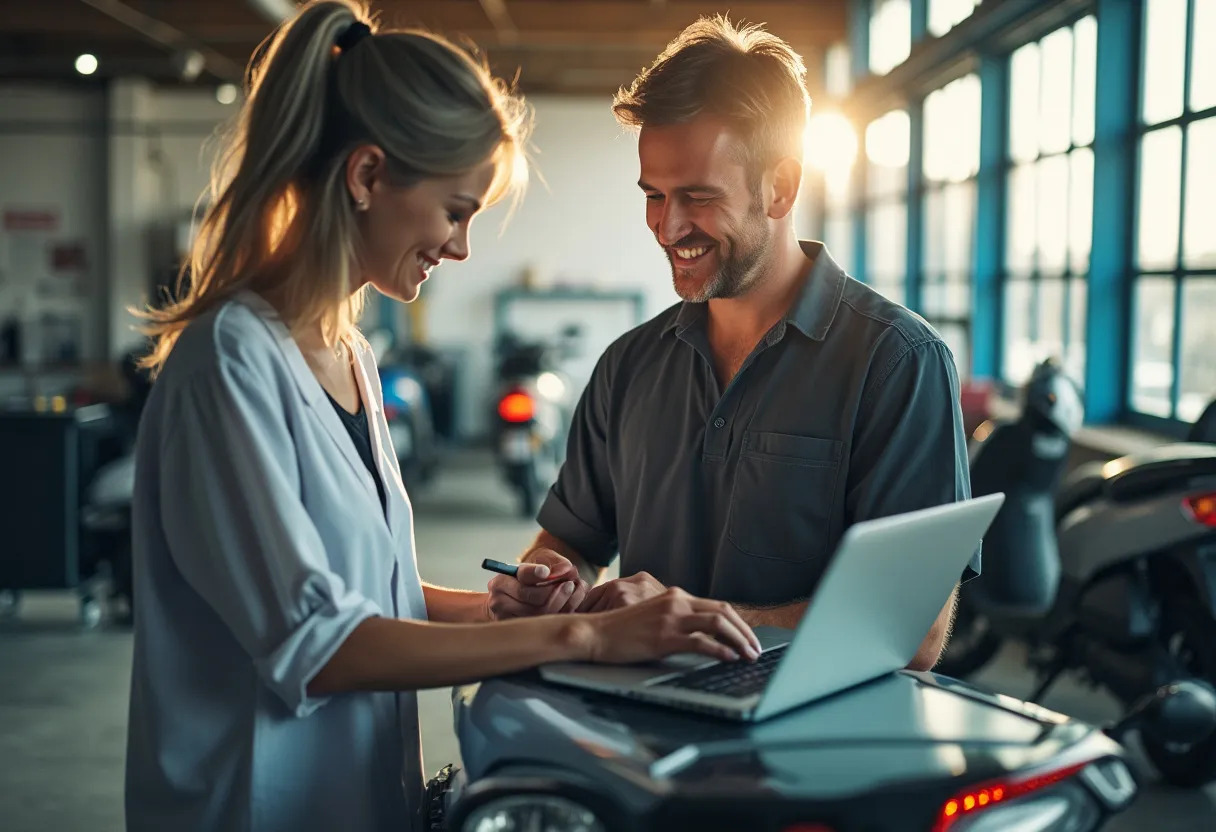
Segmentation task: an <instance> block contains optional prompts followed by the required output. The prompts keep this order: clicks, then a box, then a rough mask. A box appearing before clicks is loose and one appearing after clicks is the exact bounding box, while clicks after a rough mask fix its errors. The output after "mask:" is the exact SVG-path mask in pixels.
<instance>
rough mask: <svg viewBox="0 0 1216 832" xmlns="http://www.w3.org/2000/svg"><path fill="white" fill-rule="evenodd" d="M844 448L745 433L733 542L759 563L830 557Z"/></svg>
mask: <svg viewBox="0 0 1216 832" xmlns="http://www.w3.org/2000/svg"><path fill="white" fill-rule="evenodd" d="M843 448H844V443H843V442H840V441H838V440H834V439H819V438H817V437H814V436H795V435H792V434H787V433H763V432H755V431H748V432H745V433H744V434H743V447H742V448H741V450H740V455H739V463H738V466H737V467H736V469H735V481H734V488H733V492H732V496H731V501H730V516H729V519H728V521H727V536H728V537H729V538H730V541H731V542H732V543H733V544H734V545H735V546H736V547H737V548H738V549H739V550H740V551H742V552H744V553H745V554H748V555H751V556H753V557H758V558H769V559H772V560H782V561H790V562H802V561H809V560H815V559H820V558H823V557H825V556H826V555H827V554H828V552H827V548H828V545H829V543H830V542H831V541H833V540H834V539H835V538H834V537H833V534H834V531H835V530H834V528H833V526H834V524H835V522H836V516H837V514H838V512H837V511H836V500H837V489H838V485H839V480H840V471H841V464H840V460H841V454H842V453H843Z"/></svg>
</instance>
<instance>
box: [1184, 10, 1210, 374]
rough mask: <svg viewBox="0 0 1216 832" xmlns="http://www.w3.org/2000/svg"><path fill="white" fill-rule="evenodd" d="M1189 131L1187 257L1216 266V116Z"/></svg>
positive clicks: (1198, 265)
mask: <svg viewBox="0 0 1216 832" xmlns="http://www.w3.org/2000/svg"><path fill="white" fill-rule="evenodd" d="M1213 23H1216V21H1213ZM1189 130H1190V133H1189V135H1188V136H1187V139H1186V141H1187V146H1186V212H1185V216H1186V227H1185V229H1184V231H1183V235H1184V236H1183V252H1184V260H1185V262H1186V265H1187V266H1188V267H1190V268H1195V269H1198V268H1208V267H1212V266H1216V118H1205V119H1204V120H1203V121H1197V122H1195V123H1194V124H1192V125H1191V126H1190V128H1189ZM1212 361H1213V363H1216V356H1213V358H1212Z"/></svg>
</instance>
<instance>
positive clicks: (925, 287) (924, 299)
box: [920, 274, 946, 318]
mask: <svg viewBox="0 0 1216 832" xmlns="http://www.w3.org/2000/svg"><path fill="white" fill-rule="evenodd" d="M920 302H921V307H922V311H923V312H924V314H925V316H926V317H928V318H934V317H937V316H938V315H944V314H946V283H945V280H944V279H943V278H942V277H941V276H940V275H931V274H927V275H925V276H924V279H923V280H922V281H921V285H920Z"/></svg>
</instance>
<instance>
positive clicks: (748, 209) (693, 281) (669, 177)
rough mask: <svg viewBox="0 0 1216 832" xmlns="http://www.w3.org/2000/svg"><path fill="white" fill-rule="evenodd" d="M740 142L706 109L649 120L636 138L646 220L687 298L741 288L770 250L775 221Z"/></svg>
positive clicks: (729, 292) (734, 293)
mask: <svg viewBox="0 0 1216 832" xmlns="http://www.w3.org/2000/svg"><path fill="white" fill-rule="evenodd" d="M743 150H744V148H743V145H742V141H741V140H740V139H739V138H738V136H737V135H736V134H735V133H733V132H731V131H730V129H729V128H728V127H727V126H726V125H725V124H723V123H722V122H720V121H718V120H716V119H714V118H711V117H708V116H701V117H699V118H696V119H694V120H693V121H690V122H688V123H687V124H673V125H663V126H646V127H643V128H642V131H641V135H640V136H639V138H638V156H639V158H640V160H641V165H642V175H641V178H640V179H639V181H638V185H639V186H640V187H641V188H642V191H643V192H645V194H646V225H648V226H649V227H650V230H651V231H653V232H654V236H655V239H657V240H658V241H659V245H661V246H662V247H663V251H664V252H665V253H666V254H667V259H668V260H670V261H671V273H672V280H673V282H674V284H675V289H676V293H677V294H678V295H679V296H680V297H681V298H683V299H684V300H686V301H691V302H694V303H699V302H704V301H708V300H711V299H713V298H733V297H738V296H740V295H742V294H744V293H745V292H746V291H747V290H748V289H750V288H751V287H752V286H753V285H754V284H755V282H756V279H757V277H758V275H759V271H760V270H759V268H758V267H759V266H760V265H761V264H762V263H763V261H764V259H765V255H766V254H767V252H768V249H769V244H770V241H771V239H772V229H771V227H770V225H769V218H768V215H767V213H766V210H765V204H764V201H763V198H762V196H761V188H760V183H758V182H753V181H751V180H750V179H749V176H748V171H747V168H746V166H745V164H744V153H743Z"/></svg>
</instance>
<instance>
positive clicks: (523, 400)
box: [498, 391, 535, 424]
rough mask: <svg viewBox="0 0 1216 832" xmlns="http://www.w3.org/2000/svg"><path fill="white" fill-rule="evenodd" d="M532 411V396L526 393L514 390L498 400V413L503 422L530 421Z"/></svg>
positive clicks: (533, 410) (517, 422)
mask: <svg viewBox="0 0 1216 832" xmlns="http://www.w3.org/2000/svg"><path fill="white" fill-rule="evenodd" d="M534 413H535V407H534V406H533V402H532V397H531V396H529V395H528V394H527V393H521V392H519V391H516V392H514V393H508V394H507V395H505V396H503V397H502V398H501V399H499V400H498V415H499V417H500V418H501V419H502V420H503V421H504V422H512V423H515V424H519V423H521V422H531V421H532V416H533V414H534Z"/></svg>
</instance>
